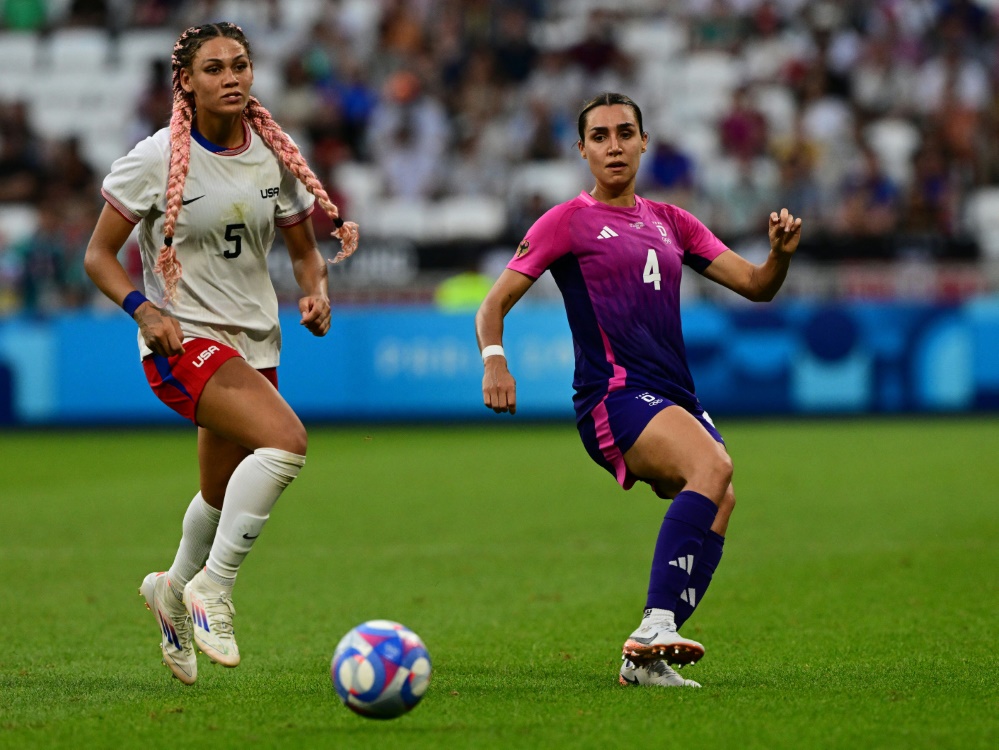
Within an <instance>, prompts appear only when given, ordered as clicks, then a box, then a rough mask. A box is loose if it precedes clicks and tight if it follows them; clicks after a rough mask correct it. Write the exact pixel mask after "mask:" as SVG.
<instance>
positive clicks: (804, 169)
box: [771, 142, 827, 234]
mask: <svg viewBox="0 0 999 750" xmlns="http://www.w3.org/2000/svg"><path fill="white" fill-rule="evenodd" d="M777 166H778V174H779V182H778V186H777V196H776V201H775V205H778V206H781V207H782V208H784V207H786V208H787V210H788V211H790V212H791V213H792V214H793V215H794V216H807V217H808V224H809V226H810V227H814V229H813V231H815V232H816V233H817V234H818V233H821V232H823V231H825V228H826V227H825V224H826V221H825V219H826V209H827V205H826V202H825V200H824V198H823V194H822V192H823V191H822V187H821V185H820V184H819V182H818V180H817V179H816V177H815V160H814V158H813V152H812V151H811V150H810V149H809V148H808V146H807V144H806V143H804V142H799V143H798V145H797V147H796V148H790V149H788V150H787V151H786V152H785V153H784V154H783V156H782V157H781V158H779V159H778V162H777ZM771 210H772V209H771Z"/></svg>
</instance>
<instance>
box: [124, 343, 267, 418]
mask: <svg viewBox="0 0 999 750" xmlns="http://www.w3.org/2000/svg"><path fill="white" fill-rule="evenodd" d="M239 356H241V355H240V353H239V352H237V351H236V350H235V349H233V348H232V347H231V346H226V345H225V344H220V343H219V342H218V341H212V340H211V339H191V340H190V341H188V342H187V343H185V344H184V353H183V354H177V355H175V356H173V357H163V356H160V355H159V354H150V355H149V356H147V357H146V358H145V359H143V360H142V369H144V370H145V371H146V380H148V381H149V385H150V387H152V389H153V393H155V394H156V396H157V398H159V400H160V401H162V402H163V403H164V404H166V405H167V406H169V407H170V408H171V409H173V410H174V411H175V412H177V413H178V414H180V416H182V417H185V418H187V419H190V420H191V421H192V422H194V424H197V423H198V420H197V418H196V415H197V410H198V400H199V399H200V398H201V393H202V392H203V391H204V390H205V385H206V384H207V383H208V381H209V380H210V379H211V377H212V375H214V374H215V373H216V372H217V371H218V369H219V368H220V367H221V366H222V364H223V363H224V362H226V361H228V360H230V359H232V358H233V357H239ZM259 372H260V373H261V374H262V375H263V376H264V377H265V378H267V380H269V381H270V383H271V385H273V386H274V387H275V388H277V368H276V367H268V368H267V369H264V370H260V371H259Z"/></svg>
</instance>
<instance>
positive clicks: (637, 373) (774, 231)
mask: <svg viewBox="0 0 999 750" xmlns="http://www.w3.org/2000/svg"><path fill="white" fill-rule="evenodd" d="M578 127H579V142H578V144H577V145H578V148H579V153H580V155H581V156H582V158H584V159H586V161H587V162H588V164H589V167H590V171H591V172H592V173H593V176H594V177H595V178H596V185H595V187H594V188H593V189H592V190H591V191H590V192H589V193H586V192H582V193H580V194H579V195H578V196H577V197H576V198H574V199H572V200H571V201H568V202H567V203H562V204H560V205H558V206H555V207H554V208H552V209H551V210H549V211H548V212H547V213H546V214H545V215H544V216H542V217H541V218H540V219H538V221H537V222H536V223H535V224H534V226H533V227H531V229H530V230H529V231H528V232H527V236H526V237H524V240H523V242H521V243H520V246H519V247H518V248H517V252H516V255H515V256H514V258H513V260H511V261H510V263H509V264H508V265H507V268H506V270H505V271H504V272H503V274H502V275H501V276H500V278H499V279H498V280H497V281H496V283H495V284H494V285H493V287H492V289H491V290H490V292H489V294H488V296H487V297H486V299H485V301H484V302H483V303H482V306H481V307H480V308H479V311H478V314H477V315H476V318H475V328H476V336H477V338H478V342H479V347H480V349H481V351H482V357H483V363H484V367H485V374H484V376H483V379H482V394H483V400H484V402H485V405H486V406H487V407H489V408H491V409H493V410H494V411H496V412H510V413H511V414H513V413H515V412H516V408H517V390H516V382H515V381H514V378H513V376H512V375H511V374H510V371H509V369H508V367H507V360H506V357H505V355H504V353H503V348H502V339H503V319H504V317H505V316H506V314H507V313H508V312H509V311H510V309H511V308H512V307H513V306H514V305H515V304H516V303H517V301H518V300H519V299H520V298H521V297H522V296H523V295H524V294H525V293H526V292H527V290H528V289H529V288H530V287H531V285H532V284H533V283H534V282H535V281H536V280H537V279H538V278H539V277H540V276H541V274H543V273H544V272H545V271H550V272H551V274H552V276H553V277H554V279H555V281H556V283H557V284H558V286H559V289H560V290H561V292H562V297H563V299H564V301H565V309H566V315H567V317H568V320H569V327H570V329H571V331H572V338H573V344H574V347H575V354H576V369H575V377H574V380H573V388H574V389H575V396H574V397H573V404H574V406H575V409H576V421H577V426H578V428H579V433H580V436H581V437H582V440H583V444H584V445H585V447H586V450H587V451H588V452H589V454H590V456H591V457H592V458H593V460H594V461H596V462H597V463H598V464H599V465H601V466H603V467H604V468H605V469H607V470H608V471H609V472H611V474H613V475H614V476H615V477H616V479H617V481H618V482H619V483H620V484H621V486H622V487H623V488H624V489H630V488H631V487H632V485H634V483H635V482H636V481H638V480H641V481H643V482H647V483H648V484H649V485H651V487H652V489H653V490H654V491H655V492H656V494H657V495H658V496H659V497H662V498H672V502H671V503H670V507H669V509H668V510H667V512H666V517H665V518H664V519H663V524H662V527H661V529H660V531H659V537H658V539H657V540H656V548H655V552H654V554H653V559H652V572H651V575H650V581H649V590H648V599H647V601H646V607H645V615H644V617H643V619H642V622H641V624H640V626H639V627H638V629H636V630H635V631H634V632H633V633H632V634H631V635H630V636H629V637H628V639H627V640H626V641H625V643H624V647H623V649H622V651H623V658H624V666H622V668H621V674H620V680H621V682H622V683H631V684H643V685H667V686H684V685H686V686H697V683H696V682H694V681H693V680H685V679H683V678H682V677H680V675H678V674H677V673H676V672H675V671H674V670H672V669H671V668H670V666H669V665H670V664H674V665H681V666H682V665H685V664H692V663H694V662H696V661H697V660H698V659H700V658H701V656H703V654H704V647H703V646H702V645H701V644H700V643H697V642H696V641H692V640H690V639H688V638H684V637H683V636H681V635H680V634H679V633H678V632H677V629H678V628H679V627H680V626H681V625H682V624H683V623H684V622H685V621H686V619H687V618H688V617H689V616H690V615H691V613H692V612H693V611H694V608H695V607H696V606H697V605H698V604H699V603H700V601H701V599H702V598H703V596H704V592H705V590H706V589H707V587H708V584H709V583H710V582H711V578H712V576H713V574H714V571H715V568H716V567H717V565H718V563H719V561H720V559H721V555H722V546H723V543H724V537H725V533H726V531H727V528H728V521H729V517H730V516H731V514H732V509H733V507H734V506H735V493H734V491H733V489H732V460H731V459H730V458H729V455H728V452H727V451H726V449H725V443H724V441H723V440H722V437H721V435H720V434H719V432H718V431H717V430H716V429H715V426H714V424H713V423H712V422H711V419H710V417H708V415H707V413H706V412H705V411H704V409H703V408H702V407H701V404H700V402H699V401H698V399H697V396H696V395H695V391H694V382H693V378H692V377H691V374H690V369H689V368H688V366H687V358H686V353H685V350H684V344H683V333H682V330H681V325H680V274H681V268H682V266H683V265H687V266H690V267H692V268H693V269H694V270H695V271H698V272H699V273H701V274H702V275H704V276H706V277H707V278H709V279H711V280H712V281H715V282H717V283H719V284H721V285H722V286H725V287H727V288H729V289H731V290H732V291H734V292H736V293H738V294H740V295H742V296H743V297H746V298H747V299H750V300H753V301H770V300H772V299H773V298H774V295H776V294H777V291H778V290H779V289H780V287H781V285H782V284H783V283H784V279H785V277H786V276H787V271H788V266H789V264H790V262H791V256H792V255H793V254H794V251H795V250H796V249H797V247H798V241H799V239H800V236H801V219H796V218H794V217H793V216H791V214H790V213H788V211H787V209H781V211H780V213H777V212H774V213H771V214H770V219H769V222H770V223H769V237H770V255H769V256H768V258H767V259H766V261H764V262H763V263H761V264H759V265H754V264H753V263H750V262H749V261H747V260H745V259H744V258H742V257H740V256H739V255H737V254H736V253H735V252H733V251H732V250H730V249H728V248H727V247H725V245H724V244H722V242H721V241H720V240H719V239H718V238H717V237H715V236H714V235H713V234H712V233H711V232H710V231H709V230H708V229H707V228H706V227H705V226H704V225H703V224H702V223H701V222H700V221H698V220H697V219H696V218H694V217H693V216H692V215H691V214H690V213H688V212H687V211H684V210H683V209H681V208H678V207H676V206H671V205H668V204H664V203H655V202H653V201H648V200H645V199H643V198H641V197H640V196H638V195H635V177H636V174H637V173H638V166H639V162H640V161H641V155H642V154H643V153H645V150H646V148H647V147H648V142H649V136H648V133H646V132H644V131H643V130H642V112H641V110H640V109H639V107H638V105H637V104H635V103H634V102H633V101H632V100H631V99H629V98H628V97H627V96H624V95H623V94H614V93H606V94H601V95H600V96H598V97H596V98H594V99H592V100H591V101H590V102H588V103H587V104H586V106H585V107H584V108H583V110H582V111H581V112H580V114H579V122H578Z"/></svg>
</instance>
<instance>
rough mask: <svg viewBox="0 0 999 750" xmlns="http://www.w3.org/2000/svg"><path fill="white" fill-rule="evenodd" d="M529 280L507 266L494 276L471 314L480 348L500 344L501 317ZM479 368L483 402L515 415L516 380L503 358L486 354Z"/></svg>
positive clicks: (521, 292)
mask: <svg viewBox="0 0 999 750" xmlns="http://www.w3.org/2000/svg"><path fill="white" fill-rule="evenodd" d="M533 283H534V279H532V278H531V277H530V276H525V275H524V274H522V273H519V272H517V271H511V270H510V269H509V268H507V269H505V270H504V271H503V273H502V274H500V277H499V278H498V279H496V283H495V284H493V286H492V289H490V290H489V294H487V295H486V298H485V299H484V300H483V301H482V305H481V306H480V307H479V311H478V312H477V313H476V314H475V337H476V339H478V342H479V350H480V351H481V350H482V349H483V348H484V347H486V346H490V345H493V344H498V345H502V344H503V318H504V317H506V314H507V313H508V312H510V310H511V309H512V308H513V306H514V305H515V304H517V302H518V301H519V300H520V298H521V297H523V296H524V294H526V293H527V290H528V289H530V288H531V285H532V284H533ZM483 367H484V368H485V372H484V374H483V375H482V400H483V402H484V403H485V405H486V406H487V407H488V408H490V409H492V410H493V411H494V412H496V413H497V414H498V413H500V412H505V411H508V412H510V413H511V414H516V413H517V382H516V381H515V380H514V379H513V375H511V374H510V370H509V368H508V367H507V364H506V357H504V356H499V355H496V356H492V357H486V360H485V362H484V363H483Z"/></svg>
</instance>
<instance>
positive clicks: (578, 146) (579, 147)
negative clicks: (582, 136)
mask: <svg viewBox="0 0 999 750" xmlns="http://www.w3.org/2000/svg"><path fill="white" fill-rule="evenodd" d="M576 148H578V149H579V155H580V156H582V157H583V158H584V159H585V158H586V151H585V150H584V149H583V142H582V141H576Z"/></svg>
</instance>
